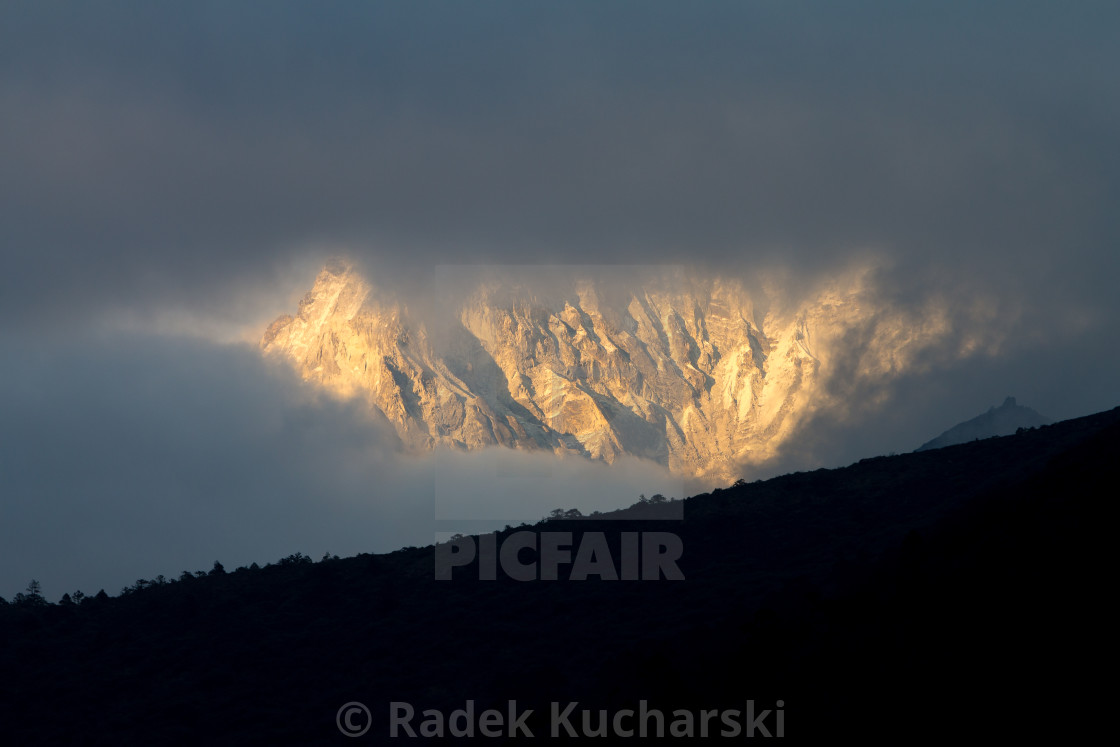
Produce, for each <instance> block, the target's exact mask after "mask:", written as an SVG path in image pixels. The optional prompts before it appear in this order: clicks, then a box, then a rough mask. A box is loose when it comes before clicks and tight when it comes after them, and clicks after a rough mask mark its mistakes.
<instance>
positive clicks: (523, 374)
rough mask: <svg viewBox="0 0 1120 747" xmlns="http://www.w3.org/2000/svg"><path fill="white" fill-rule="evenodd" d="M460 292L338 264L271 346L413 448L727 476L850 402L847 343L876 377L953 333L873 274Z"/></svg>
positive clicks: (272, 332) (854, 358) (276, 327)
mask: <svg viewBox="0 0 1120 747" xmlns="http://www.w3.org/2000/svg"><path fill="white" fill-rule="evenodd" d="M450 295H451V296H452V297H453V298H454V299H457V300H453V301H452V302H450V303H449V304H448V305H447V306H446V308H444V309H443V311H442V315H437V318H436V319H435V320H434V321H433V320H432V319H431V318H430V317H429V318H426V319H425V318H421V316H422V315H418V314H415V313H413V312H411V311H410V309H409V307H408V304H407V303H406V302H404V301H402V300H400V299H399V298H395V297H394V296H393V295H392V294H391V293H389V292H388V291H386V289H379V288H376V287H375V286H374V285H373V284H372V283H371V282H370V281H368V280H367V279H366V278H365V277H363V276H362V275H361V274H360V273H359V272H358V271H357V270H355V269H354V268H353V267H351V266H349V265H347V264H345V263H342V262H332V263H330V264H328V265H327V267H325V268H324V269H323V270H322V271H321V272H320V273H319V275H318V277H317V278H316V280H315V282H314V286H313V287H312V289H311V290H310V292H309V293H308V294H307V295H306V296H305V297H304V298H303V300H302V301H301V302H300V304H299V308H298V310H297V313H296V314H295V315H294V316H293V315H284V316H282V317H280V318H279V319H277V320H276V321H274V322H273V323H272V324H271V325H270V326H269V327H268V329H267V330H266V332H265V334H264V336H263V338H262V339H261V343H260V345H261V349H262V350H263V351H264V353H265V354H267V355H269V356H273V357H277V358H280V359H283V360H287V361H288V362H289V363H291V364H292V365H293V366H295V368H296V369H297V370H298V371H299V372H300V374H301V375H302V376H303V377H304V378H305V379H307V380H309V381H313V382H316V383H318V384H319V385H322V386H324V387H326V388H328V389H330V390H331V391H333V392H335V393H337V394H339V395H341V396H345V397H360V398H363V399H364V400H365V401H366V402H367V403H368V405H369V406H370V407H371V408H373V409H374V410H375V411H377V412H380V413H382V414H383V415H384V416H385V417H386V418H387V419H388V421H389V422H390V423H392V425H393V427H394V428H395V430H396V432H397V435H398V436H399V437H400V439H401V441H402V443H403V444H404V445H405V446H406V447H410V448H420V449H424V448H435V447H437V446H447V447H451V448H457V449H478V448H483V447H487V446H493V445H502V446H507V447H512V448H518V449H529V450H533V449H543V450H548V451H553V452H574V453H578V454H581V455H584V456H586V457H589V458H591V459H598V460H603V461H606V462H613V461H614V460H615V459H617V458H618V457H619V456H621V455H624V454H628V455H632V456H637V457H641V458H644V459H650V460H653V461H656V462H658V463H660V464H663V465H665V466H667V467H669V468H670V469H671V470H672V471H674V472H676V473H679V474H682V475H689V476H695V477H707V478H711V479H714V480H722V481H724V482H729V481H730V480H732V479H734V478H736V477H738V476H739V475H741V474H742V469H741V468H742V466H743V465H744V464H756V463H760V462H764V461H766V460H768V459H771V458H773V457H774V456H775V455H776V454H777V453H778V451H779V449H780V448H781V446H782V444H783V443H784V442H786V441H787V440H788V439H789V438H790V436H791V435H792V434H793V433H794V432H795V430H796V428H797V427H798V426H799V425H800V424H802V423H803V422H804V421H805V420H806V418H807V417H808V416H809V415H811V414H812V413H813V412H814V411H815V410H817V409H818V408H821V407H825V406H829V405H830V404H835V402H834V401H833V399H835V395H834V394H832V393H830V392H829V390H828V387H827V386H826V384H827V382H828V380H829V376H830V375H831V372H832V371H833V370H834V369H833V368H830V367H829V365H828V361H827V360H826V358H827V354H828V351H829V349H830V348H834V347H837V342H836V341H837V340H841V339H843V340H844V344H845V345H846V346H847V347H846V349H845V350H846V353H848V357H849V358H851V360H850V361H849V365H850V367H851V370H852V371H853V372H856V373H858V375H861V376H864V377H874V376H885V375H890V374H893V373H895V372H897V371H899V370H902V369H903V368H905V366H906V364H907V361H908V360H909V359H910V358H912V357H913V356H914V355H915V354H916V353H917V352H919V351H920V350H921V349H922V348H923V346H925V345H928V344H930V343H932V342H933V341H936V340H937V339H939V338H940V337H941V336H942V335H944V333H945V332H946V325H945V323H944V321H943V319H942V318H941V317H939V316H938V314H936V313H929V312H928V311H927V310H922V311H921V313H915V314H913V315H912V316H910V317H907V316H905V314H904V313H903V312H901V311H896V312H894V313H892V314H884V313H883V310H882V309H881V308H878V307H876V306H875V304H874V303H872V302H871V300H870V298H869V289H868V286H867V283H866V278H865V276H864V275H863V274H858V273H857V274H855V275H852V276H850V277H844V278H839V279H837V280H835V281H834V282H833V283H832V284H831V285H829V286H826V287H822V288H816V289H803V290H802V292H801V297H800V300H798V301H797V302H796V303H783V300H782V299H781V298H779V297H778V295H777V294H776V293H773V292H766V291H763V292H761V293H758V294H755V295H752V294H750V293H748V292H747V291H746V290H745V288H744V286H743V284H742V283H739V282H736V281H734V280H729V279H727V278H719V277H715V278H703V277H696V276H693V275H690V274H682V273H680V272H677V273H675V274H669V275H665V276H656V275H654V276H650V277H645V278H641V279H637V280H635V279H622V280H619V279H618V278H613V279H604V278H603V277H602V276H601V273H597V275H596V276H593V277H577V276H573V277H571V278H569V279H567V280H564V281H562V282H557V281H550V282H549V283H544V284H540V283H538V284H536V285H533V284H531V283H526V282H520V281H516V280H513V281H509V280H502V281H499V280H496V279H483V280H480V281H478V282H477V283H476V284H475V285H473V286H470V287H468V288H467V289H466V290H465V291H463V292H460V293H453V294H450ZM852 340H856V341H858V343H859V344H858V345H855V346H853V344H852ZM845 406H848V405H847V404H845Z"/></svg>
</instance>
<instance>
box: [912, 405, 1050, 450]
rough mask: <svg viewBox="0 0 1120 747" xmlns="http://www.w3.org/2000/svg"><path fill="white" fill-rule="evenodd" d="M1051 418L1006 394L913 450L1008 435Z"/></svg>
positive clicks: (1045, 423)
mask: <svg viewBox="0 0 1120 747" xmlns="http://www.w3.org/2000/svg"><path fill="white" fill-rule="evenodd" d="M1051 422H1052V421H1051V420H1050V419H1049V418H1047V417H1045V416H1043V415H1040V414H1039V413H1037V412H1036V411H1034V410H1032V409H1031V408H1029V407H1022V406H1020V405H1018V404H1017V403H1016V402H1015V398H1014V397H1007V398H1006V399H1004V400H1003V404H1002V405H1000V406H999V407H996V406H995V405H993V406H991V407H989V408H988V411H987V412H985V413H984V414H982V415H977V416H976V417H974V418H972V419H971V420H966V421H964V422H963V423H957V424H956V425H954V426H953V427H952V428H950V429H949V430H947V431H945V432H944V433H942V434H941V435H939V436H938V437H937V438H934V439H931V440H929V441H927V442H925V443H924V444H922V445H921V446H919V447H918V448H917V449H915V451H928V450H929V449H940V448H942V447H945V446H952V445H954V444H961V443H966V442H968V441H975V440H977V439H983V438H992V437H994V436H1010V435H1011V434H1013V433H1015V431H1017V430H1018V429H1020V428H1037V427H1039V426H1043V425H1049V424H1050V423H1051Z"/></svg>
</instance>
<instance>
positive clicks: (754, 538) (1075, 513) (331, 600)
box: [0, 408, 1120, 745]
mask: <svg viewBox="0 0 1120 747" xmlns="http://www.w3.org/2000/svg"><path fill="white" fill-rule="evenodd" d="M1118 447H1120V408H1117V409H1115V410H1112V411H1109V412H1104V413H1099V414H1097V415H1093V416H1089V417H1084V418H1078V419H1076V420H1070V421H1065V422H1062V423H1057V424H1054V425H1050V426H1046V427H1044V428H1039V429H1036V430H1031V431H1023V432H1021V433H1019V434H1016V435H1013V436H1010V437H1007V438H998V439H988V440H985V441H979V442H974V443H967V444H961V445H957V446H952V447H948V448H944V449H937V450H932V451H926V452H921V453H911V454H903V455H899V456H892V457H875V458H870V459H864V460H861V461H860V462H859V463H856V464H853V465H850V466H848V467H844V468H841V469H833V470H824V469H822V470H816V471H814V472H801V473H796V474H791V475H785V476H782V477H778V478H774V479H771V480H766V481H758V482H754V483H739V484H736V485H734V486H732V487H730V488H727V489H719V490H713V491H712V492H710V493H706V494H703V495H697V496H693V497H691V498H688V499H686V500H685V501H684V512H683V519H682V520H678V521H657V520H653V521H650V520H646V521H643V520H641V519H643V518H646V517H645V515H644V512H648V511H649V510H650V508H651V506H649V505H648V504H647V505H639V506H637V507H635V508H633V509H630V510H627V511H622V512H619V513H617V514H615V515H614V516H612V517H611V519H612V520H610V521H600V520H595V519H581V520H572V521H555V520H553V521H546V522H541V523H539V524H537V525H534V526H530V527H524V526H523V527H520V528H506V529H505V530H503V531H499V532H495V533H493V534H492V535H487V537H491V538H493V540H494V542H495V543H498V542H505V541H506V540H507V539H509V538H511V537H513V536H514V535H515V534H518V533H528V535H530V536H531V537H532V538H533V542H535V543H536V542H540V537H542V536H543V533H545V532H563V533H566V534H565V535H564V536H565V538H566V539H565V544H567V543H568V542H569V541H570V544H571V545H572V546H573V547H575V546H582V542H583V541H584V539H585V538H586V537H587V536H588V535H599V536H601V537H603V538H604V539H605V541H606V543H607V546H608V547H609V550H610V552H609V555H610V557H611V558H613V559H615V561H614V562H617V560H616V559H617V558H618V553H619V550H620V547H621V546H622V544H623V543H624V542H625V541H626V540H625V538H626V537H627V536H634V535H632V534H631V533H635V532H649V531H662V532H671V533H674V534H675V535H677V536H678V537H679V538H680V541H681V542H682V543H683V548H684V553H683V555H682V556H681V558H680V569H681V571H682V572H683V574H684V579H683V580H680V581H670V580H668V579H660V580H658V581H657V582H651V581H648V580H641V581H626V580H615V581H611V580H607V579H600V578H598V577H592V578H590V579H588V580H587V581H585V582H582V583H573V582H572V580H570V579H567V577H566V575H565V574H564V572H563V571H562V572H561V574H560V576H559V578H558V579H557V580H551V581H547V580H540V581H519V580H514V579H512V578H509V577H507V576H505V575H503V574H498V575H497V578H493V579H491V580H484V579H482V578H480V572H479V571H480V567H481V565H480V564H481V561H482V553H479V555H478V556H477V558H476V560H475V561H472V562H471V564H470V565H465V566H461V567H459V568H456V575H455V576H454V577H453V578H452V579H451V580H448V581H437V580H434V579H433V557H434V556H433V547H430V546H429V547H426V548H404V549H402V550H399V551H397V552H393V553H388V554H381V555H368V554H362V555H359V556H356V557H352V558H342V559H340V558H323V559H322V560H321V561H318V562H312V560H311V559H310V558H307V557H306V556H303V555H301V554H299V553H295V554H293V555H292V556H289V557H287V558H284V559H282V560H280V561H278V562H276V563H271V564H268V565H266V566H265V567H263V568H257V567H255V565H254V566H253V567H250V568H239V569H237V570H229V571H227V570H225V569H223V568H221V567H220V566H218V565H217V564H215V567H214V569H213V570H211V571H210V572H209V573H201V572H199V573H195V574H192V573H187V572H184V573H183V575H182V576H181V577H180V578H179V579H175V580H167V579H164V578H162V577H159V578H157V579H154V580H150V581H148V580H141V581H137V583H136V585H135V586H133V587H129V588H128V589H126V590H124V591H122V593H121V594H120V595H119V596H116V597H108V596H107V595H104V594H99V595H97V596H92V597H86V598H84V599H82V600H80V603H77V604H75V603H74V602H73V600H70V599H66V600H64V601H63V602H62V603H59V604H50V603H48V602H47V601H46V600H44V599H42V597H41V596H36V595H28V596H27V597H25V598H22V599H16V600H12V602H5V601H4V600H2V599H0V671H2V672H4V673H5V676H4V677H3V678H0V723H2V724H3V725H4V736H5V739H6V743H10V744H74V743H81V744H106V745H120V744H141V743H143V744H220V745H227V744H228V745H239V744H324V743H327V742H329V741H331V740H334V741H346V740H344V739H343V738H342V737H341V736H339V732H340V731H344V730H345V727H347V726H348V723H349V722H347V721H345V720H344V719H343V717H342V712H341V710H340V706H343V705H344V704H351V705H352V704H353V703H354V702H358V703H362V704H363V705H365V706H367V707H368V708H369V715H367V716H366V719H368V720H365V721H363V720H355V723H356V725H357V726H358V727H363V726H364V725H365V724H367V723H368V724H372V726H371V729H370V733H369V734H368V735H367V739H368V740H369V741H370V742H373V743H376V742H377V741H382V742H385V741H387V739H388V736H389V728H390V725H389V723H390V720H389V715H390V712H391V711H390V708H391V704H392V703H396V702H405V703H409V704H411V705H412V706H413V707H414V709H415V712H416V713H417V714H419V713H420V712H421V711H422V710H425V709H434V710H435V711H438V712H441V713H444V714H450V713H451V712H452V711H453V710H457V709H463V708H464V707H469V705H467V704H471V705H473V707H474V710H475V713H476V714H477V713H480V712H482V711H484V710H486V709H499V710H501V711H503V712H505V711H506V707H507V704H508V703H509V702H510V701H516V703H517V705H518V710H519V711H520V710H521V709H532V710H533V714H532V717H531V718H529V719H528V720H527V726H528V727H529V728H530V729H531V730H532V733H533V735H534V736H545V735H548V734H549V720H550V719H549V715H550V704H551V703H559V706H560V708H564V707H565V706H566V704H567V703H570V702H577V703H578V704H579V705H578V708H577V710H576V712H575V714H573V717H572V719H571V722H572V724H573V725H575V728H577V729H579V728H582V723H581V722H582V718H580V712H581V711H582V709H588V710H590V711H591V713H592V718H593V723H594V721H597V718H596V716H597V713H598V710H599V709H604V710H607V711H608V713H611V714H615V713H624V712H625V711H626V710H634V711H636V710H638V709H640V708H642V707H643V706H648V709H649V710H653V709H657V710H659V711H661V712H662V713H663V714H665V715H666V718H665V719H664V720H663V723H662V726H663V727H664V728H666V729H668V725H669V723H670V722H671V721H673V720H674V716H675V715H676V713H677V712H678V709H682V710H684V711H686V712H689V713H692V714H694V715H695V717H696V718H700V717H699V716H698V714H699V712H700V711H701V710H706V709H739V713H740V716H741V714H742V710H743V709H744V704H745V703H746V702H749V701H753V702H754V703H756V704H757V705H758V710H759V711H762V710H763V709H767V710H769V717H768V718H767V719H765V720H764V723H765V725H766V726H767V728H768V730H769V732H770V733H771V734H774V732H775V730H776V729H775V727H776V715H775V710H774V709H775V707H779V703H780V704H782V705H781V706H780V707H783V708H784V716H785V731H786V737H787V738H788V739H792V740H793V741H794V742H798V741H799V740H800V742H799V743H801V744H822V743H824V742H825V741H826V740H828V739H832V738H835V736H836V735H837V734H838V733H841V732H848V731H851V730H852V729H854V728H858V730H859V734H860V742H861V743H864V744H880V743H882V744H897V743H898V735H899V734H900V733H911V732H913V731H915V730H920V731H921V733H923V734H927V735H934V736H936V737H942V736H944V737H959V735H960V733H961V731H962V729H966V730H967V731H968V733H969V734H972V735H973V736H975V737H977V738H979V739H982V740H988V739H993V740H994V739H997V738H998V739H1001V740H1006V739H1018V738H1022V737H1027V736H1030V737H1033V738H1035V739H1039V738H1042V739H1043V741H1046V742H1049V741H1054V742H1061V743H1067V742H1068V743H1079V742H1082V741H1088V740H1089V739H1090V738H1092V737H1096V736H1097V735H1098V734H1099V733H1100V732H1101V730H1102V729H1104V728H1107V726H1108V723H1107V721H1106V720H1107V719H1108V718H1110V714H1111V711H1110V710H1109V707H1108V706H1109V705H1110V701H1109V698H1110V696H1111V693H1110V691H1109V689H1108V688H1103V687H1101V686H1100V684H1099V680H1098V679H1096V678H1094V677H1092V676H1089V675H1090V674H1092V673H1093V672H1095V671H1097V670H1098V669H1099V662H1100V661H1101V660H1102V658H1104V657H1106V656H1107V651H1109V650H1111V648H1110V646H1111V641H1112V637H1113V630H1112V628H1113V624H1112V620H1113V617H1112V615H1111V614H1110V613H1111V603H1110V598H1111V594H1110V593H1109V592H1110V590H1111V588H1112V581H1113V576H1112V564H1111V562H1110V561H1111V559H1112V547H1113V544H1114V541H1113V540H1114V538H1113V530H1112V522H1111V521H1109V515H1110V514H1109V506H1108V502H1107V501H1102V500H1101V492H1100V488H1099V486H1100V485H1102V484H1107V482H1108V481H1109V480H1110V479H1112V475H1113V474H1114V471H1115V468H1114V461H1115V460H1114V455H1115V453H1116V449H1117V448H1118ZM520 536H522V537H524V536H525V535H524V534H521V535H520ZM479 539H481V538H479ZM534 546H537V545H534ZM574 555H575V553H573V556H574ZM566 562H567V563H570V562H572V561H571V558H569V559H568V561H566ZM608 562H611V561H608ZM562 567H564V568H566V567H567V566H562ZM55 593H57V592H55ZM1040 714H1042V715H1043V716H1044V717H1041V718H1040ZM739 720H740V721H741V719H739ZM760 720H762V719H761V717H760ZM635 721H636V719H635V718H634V716H633V714H631V715H629V716H625V715H624V716H623V720H622V724H623V726H624V727H627V728H628V727H630V726H632V725H634V724H635ZM712 727H713V729H715V730H717V731H715V734H714V735H715V736H717V737H718V736H719V735H720V732H719V731H718V730H719V729H721V728H722V727H723V723H722V722H721V720H720V719H718V718H717V719H716V720H714V721H713V722H712ZM655 728H656V720H654V719H651V721H650V729H651V730H652V729H655ZM561 734H563V731H561ZM760 735H761V734H756V736H760ZM741 736H742V735H741ZM427 741H433V742H434V741H436V740H435V739H434V738H433V739H431V740H427ZM496 741H499V742H500V741H501V740H500V739H499V740H496ZM607 741H608V742H609V741H612V740H607ZM689 741H690V742H691V741H694V740H689Z"/></svg>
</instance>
